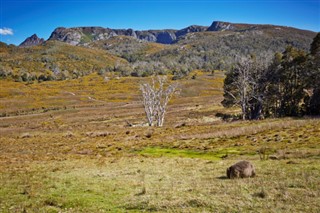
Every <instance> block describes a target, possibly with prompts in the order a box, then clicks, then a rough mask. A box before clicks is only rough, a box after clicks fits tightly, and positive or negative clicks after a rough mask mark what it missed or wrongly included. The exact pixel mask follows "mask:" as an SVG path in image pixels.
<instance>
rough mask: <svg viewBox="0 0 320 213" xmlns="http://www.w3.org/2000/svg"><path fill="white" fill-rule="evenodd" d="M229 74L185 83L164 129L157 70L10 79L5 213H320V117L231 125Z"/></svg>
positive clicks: (3, 138) (0, 131)
mask: <svg viewBox="0 0 320 213" xmlns="http://www.w3.org/2000/svg"><path fill="white" fill-rule="evenodd" d="M190 76H191V75H190ZM223 77H224V75H223V73H222V72H216V73H215V75H214V76H212V75H208V74H206V73H201V72H197V77H196V79H191V77H187V78H185V79H182V80H179V85H180V86H179V88H180V90H181V92H180V94H179V95H177V96H176V97H174V99H173V100H172V101H171V102H170V103H169V106H168V107H169V108H168V113H167V115H166V120H165V125H164V127H162V128H156V127H147V126H145V123H146V119H145V117H144V112H143V108H142V105H141V102H140V94H139V90H138V88H139V83H141V82H144V81H147V78H132V77H125V78H118V77H116V76H109V78H108V79H107V80H106V79H104V78H103V77H101V76H98V75H95V74H92V75H89V76H87V77H84V78H81V79H77V80H68V81H59V82H43V83H39V84H38V83H34V84H23V83H14V82H9V81H3V80H2V81H0V114H1V115H2V117H0V212H319V210H320V187H319V186H320V178H319V177H320V120H319V119H317V118H299V119H294V118H283V119H266V120H260V121H251V122H249V121H232V122H226V121H222V120H221V118H220V117H217V116H216V115H217V113H220V114H221V113H231V114H234V113H238V112H239V110H238V109H236V108H234V109H224V108H223V107H222V106H221V104H220V102H221V100H222V89H221V88H222V85H223ZM128 123H130V124H131V126H128ZM239 160H249V161H251V162H252V163H253V164H254V165H255V167H256V173H257V176H256V177H254V178H250V179H239V180H229V179H227V178H226V169H227V167H229V166H230V165H232V164H234V163H235V162H237V161H239Z"/></svg>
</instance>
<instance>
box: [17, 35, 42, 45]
mask: <svg viewBox="0 0 320 213" xmlns="http://www.w3.org/2000/svg"><path fill="white" fill-rule="evenodd" d="M43 42H44V39H43V38H39V37H38V36H37V35H36V34H33V35H32V36H30V37H28V38H27V39H26V40H24V41H23V42H22V43H21V44H20V45H19V47H30V46H36V45H40V44H42V43H43Z"/></svg>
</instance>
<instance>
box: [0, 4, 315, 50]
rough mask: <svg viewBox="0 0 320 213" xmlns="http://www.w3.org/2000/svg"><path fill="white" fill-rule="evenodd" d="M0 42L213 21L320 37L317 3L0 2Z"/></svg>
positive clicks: (205, 23) (184, 25)
mask: <svg viewBox="0 0 320 213" xmlns="http://www.w3.org/2000/svg"><path fill="white" fill-rule="evenodd" d="M0 1H1V23H0V25H1V26H0V34H1V35H0V40H1V41H3V42H5V43H12V44H16V45H18V44H20V43H21V42H22V41H23V40H24V39H25V38H26V37H28V36H31V35H32V34H34V33H36V34H37V35H38V36H39V37H43V38H45V39H48V38H49V36H50V34H51V32H52V31H53V30H54V29H55V28H56V27H60V26H62V27H76V26H102V27H109V28H133V29H135V30H142V29H181V28H184V27H187V26H189V25H192V24H197V25H205V26H209V25H210V24H211V23H212V21H215V20H219V21H229V22H234V23H253V24H274V25H283V26H291V27H296V28H300V29H306V30H312V31H316V32H319V31H320V0H291V1H290V0H225V1H223V0H199V1H197V0H150V1H148V0H118V1H117V0H92V1H90V0H0Z"/></svg>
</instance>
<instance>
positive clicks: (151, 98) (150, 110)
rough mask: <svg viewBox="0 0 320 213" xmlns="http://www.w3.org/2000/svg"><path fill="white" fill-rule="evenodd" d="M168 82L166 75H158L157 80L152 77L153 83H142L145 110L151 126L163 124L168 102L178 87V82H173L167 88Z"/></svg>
mask: <svg viewBox="0 0 320 213" xmlns="http://www.w3.org/2000/svg"><path fill="white" fill-rule="evenodd" d="M166 82H167V78H166V77H160V76H158V77H157V81H156V80H155V79H154V78H152V83H151V84H149V83H144V84H140V90H141V92H142V98H143V106H144V111H145V113H146V116H147V120H148V123H149V126H153V125H157V126H163V123H164V116H165V113H166V108H167V105H168V102H169V101H170V99H171V97H172V96H173V94H174V93H175V91H176V89H177V84H171V85H168V86H167V88H165V84H166Z"/></svg>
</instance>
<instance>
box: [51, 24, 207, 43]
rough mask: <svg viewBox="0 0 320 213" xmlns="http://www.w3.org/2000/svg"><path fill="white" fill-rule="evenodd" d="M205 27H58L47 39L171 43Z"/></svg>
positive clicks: (84, 41)
mask: <svg viewBox="0 0 320 213" xmlns="http://www.w3.org/2000/svg"><path fill="white" fill-rule="evenodd" d="M206 29H207V27H203V26H196V25H193V26H190V27H187V28H184V29H182V30H146V31H135V30H133V29H110V28H102V27H75V28H63V27H59V28H57V29H55V30H54V31H53V33H52V34H51V36H50V38H49V40H58V41H62V42H66V43H69V44H71V45H79V44H85V43H89V42H93V41H98V40H106V39H109V38H111V37H113V36H120V35H122V36H131V37H134V38H136V39H139V40H145V41H150V42H157V43H161V44H172V43H174V42H175V41H177V39H179V38H180V37H181V36H184V35H186V34H187V33H190V32H202V31H205V30H206Z"/></svg>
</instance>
